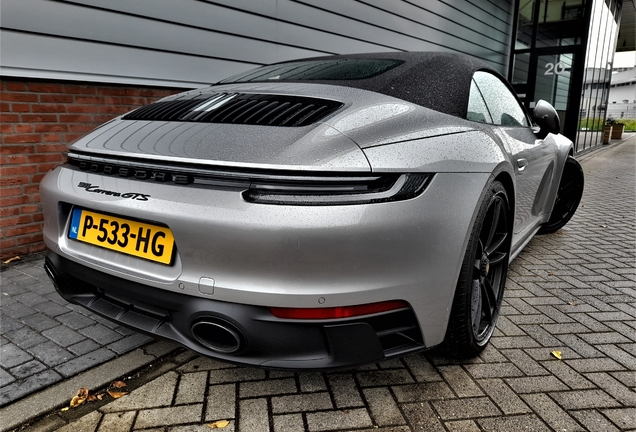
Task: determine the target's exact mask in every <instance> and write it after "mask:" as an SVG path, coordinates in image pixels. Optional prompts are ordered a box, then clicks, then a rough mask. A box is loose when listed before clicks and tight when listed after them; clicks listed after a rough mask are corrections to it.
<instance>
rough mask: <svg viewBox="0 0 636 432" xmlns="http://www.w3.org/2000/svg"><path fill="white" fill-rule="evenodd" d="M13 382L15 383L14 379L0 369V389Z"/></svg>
mask: <svg viewBox="0 0 636 432" xmlns="http://www.w3.org/2000/svg"><path fill="white" fill-rule="evenodd" d="M13 381H15V377H14V376H13V375H11V374H10V373H9V372H7V371H5V370H4V369H0V387H3V386H6V385H7V384H10V383H12V382H13Z"/></svg>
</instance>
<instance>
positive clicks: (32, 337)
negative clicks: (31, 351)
mask: <svg viewBox="0 0 636 432" xmlns="http://www.w3.org/2000/svg"><path fill="white" fill-rule="evenodd" d="M4 336H5V337H6V338H7V339H9V340H10V341H11V342H13V343H14V344H15V345H16V346H18V347H19V348H22V349H28V348H31V347H33V346H35V345H38V344H41V343H44V342H46V341H48V339H47V338H45V337H44V336H42V335H41V334H40V333H38V332H35V331H33V330H31V329H30V328H28V327H20V328H19V329H17V330H13V331H11V332H8V333H5V334H4Z"/></svg>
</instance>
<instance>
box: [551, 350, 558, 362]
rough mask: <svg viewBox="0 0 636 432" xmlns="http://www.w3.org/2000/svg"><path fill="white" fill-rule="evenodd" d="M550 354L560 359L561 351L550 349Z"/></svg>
mask: <svg viewBox="0 0 636 432" xmlns="http://www.w3.org/2000/svg"><path fill="white" fill-rule="evenodd" d="M550 354H552V355H553V356H554V357H556V358H558V359H559V360H561V351H552V352H551V353H550Z"/></svg>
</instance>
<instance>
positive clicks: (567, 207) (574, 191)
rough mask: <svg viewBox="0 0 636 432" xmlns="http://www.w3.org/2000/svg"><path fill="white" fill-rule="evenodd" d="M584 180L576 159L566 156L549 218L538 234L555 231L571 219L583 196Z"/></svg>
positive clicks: (581, 169)
mask: <svg viewBox="0 0 636 432" xmlns="http://www.w3.org/2000/svg"><path fill="white" fill-rule="evenodd" d="M584 182H585V180H584V177H583V168H581V165H580V164H579V163H578V162H577V161H576V159H574V158H573V157H572V156H568V158H567V159H566V161H565V165H564V167H563V174H561V181H560V182H559V189H558V190H557V196H556V199H555V200H554V207H552V214H551V215H550V219H549V220H548V221H547V222H546V223H545V224H543V225H542V226H541V229H539V231H538V233H539V234H552V233H554V232H557V231H558V230H560V229H561V228H563V226H564V225H565V224H566V223H568V222H569V221H570V219H572V216H574V212H576V209H577V208H578V207H579V203H580V202H581V197H582V196H583V187H584Z"/></svg>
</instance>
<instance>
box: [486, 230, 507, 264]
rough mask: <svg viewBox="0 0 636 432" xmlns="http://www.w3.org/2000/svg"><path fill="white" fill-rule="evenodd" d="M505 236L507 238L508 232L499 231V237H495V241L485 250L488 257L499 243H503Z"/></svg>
mask: <svg viewBox="0 0 636 432" xmlns="http://www.w3.org/2000/svg"><path fill="white" fill-rule="evenodd" d="M507 238H508V233H499V237H498V238H497V241H496V242H494V243H493V244H492V245H490V247H489V248H488V250H486V256H487V257H488V258H490V255H492V254H493V253H494V252H495V251H497V250H498V249H499V248H500V247H501V245H503V244H504V243H505V241H506V239H507ZM490 262H491V263H492V260H490Z"/></svg>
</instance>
